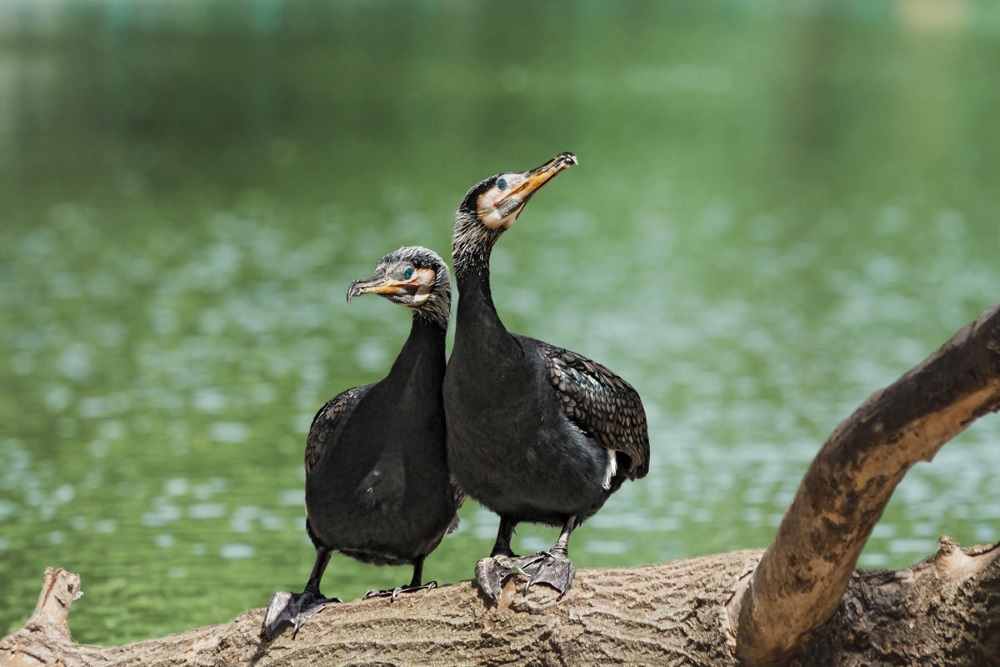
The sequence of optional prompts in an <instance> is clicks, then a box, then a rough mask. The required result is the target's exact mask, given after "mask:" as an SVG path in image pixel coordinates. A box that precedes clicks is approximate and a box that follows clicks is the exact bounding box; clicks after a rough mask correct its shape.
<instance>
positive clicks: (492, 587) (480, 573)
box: [476, 555, 522, 602]
mask: <svg viewBox="0 0 1000 667" xmlns="http://www.w3.org/2000/svg"><path fill="white" fill-rule="evenodd" d="M520 561H521V559H520V558H519V557H517V556H514V557H511V556H505V555H498V556H490V557H489V558H483V559H482V560H480V561H479V562H477V563H476V584H478V585H479V590H481V591H482V592H483V593H484V594H485V595H486V596H487V597H488V598H490V599H492V600H493V601H494V602H497V601H498V600H499V599H500V591H501V590H503V585H504V583H505V582H506V581H507V580H508V579H510V578H511V577H513V576H514V575H517V574H521V572H522V570H521V567H520V564H519V563H520Z"/></svg>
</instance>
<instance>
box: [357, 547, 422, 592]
mask: <svg viewBox="0 0 1000 667" xmlns="http://www.w3.org/2000/svg"><path fill="white" fill-rule="evenodd" d="M423 572H424V556H420V557H419V558H417V559H416V560H415V561H413V578H412V579H410V583H409V585H408V586H397V587H396V588H392V589H387V590H384V591H380V590H377V589H374V588H373V589H372V590H370V591H368V592H367V593H365V596H364V598H362V599H363V600H367V599H368V598H385V597H389V598H392V601H393V602H395V601H396V596H397V595H399V594H400V593H412V592H413V591H429V590H430V589H432V588H437V585H438V584H437V582H436V581H428V582H427V583H426V584H423V585H421V584H420V580H421V579H422V578H423Z"/></svg>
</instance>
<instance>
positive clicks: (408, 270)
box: [403, 266, 413, 280]
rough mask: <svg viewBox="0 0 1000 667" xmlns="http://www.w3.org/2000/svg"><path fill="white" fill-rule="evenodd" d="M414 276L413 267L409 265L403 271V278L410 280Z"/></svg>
mask: <svg viewBox="0 0 1000 667" xmlns="http://www.w3.org/2000/svg"><path fill="white" fill-rule="evenodd" d="M412 277H413V267H412V266H408V267H406V271H403V280H409V279H410V278H412Z"/></svg>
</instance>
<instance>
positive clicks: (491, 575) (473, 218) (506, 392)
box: [444, 153, 649, 600]
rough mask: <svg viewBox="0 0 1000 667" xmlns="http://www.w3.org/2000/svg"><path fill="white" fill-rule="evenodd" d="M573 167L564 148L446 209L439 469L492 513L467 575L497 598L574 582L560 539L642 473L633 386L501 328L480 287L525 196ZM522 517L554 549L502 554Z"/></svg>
mask: <svg viewBox="0 0 1000 667" xmlns="http://www.w3.org/2000/svg"><path fill="white" fill-rule="evenodd" d="M575 164H577V160H576V157H575V156H574V155H573V154H572V153H562V154H560V155H557V156H556V157H555V158H553V159H552V160H549V161H548V162H546V163H545V164H543V165H542V166H540V167H538V168H537V169H532V170H529V171H524V172H514V173H504V174H497V175H496V176H492V177H490V178H487V179H486V180H484V181H482V182H480V183H478V184H476V185H475V186H473V187H472V189H471V190H469V192H468V194H466V196H465V199H464V200H463V201H462V204H461V206H459V208H458V211H457V213H456V214H455V232H454V236H453V238H452V266H453V269H454V271H455V282H456V286H457V288H458V293H459V299H458V312H457V315H456V324H455V326H456V329H455V343H454V348H453V350H452V353H451V357H450V359H449V361H448V370H447V373H446V374H445V380H444V402H445V413H446V414H447V423H448V465H449V467H450V468H451V471H452V474H453V475H454V476H455V478H456V480H457V481H458V483H459V484H460V485H461V486H462V488H463V489H464V490H465V492H466V493H468V494H469V495H470V496H472V497H473V498H475V499H477V500H478V501H479V502H480V503H482V504H483V505H485V506H486V507H487V508H489V509H491V510H492V511H494V512H496V513H497V514H498V515H500V529H499V532H498V534H497V539H496V543H495V545H494V547H493V551H492V553H491V554H490V558H487V559H483V560H481V561H479V563H478V564H477V566H476V579H477V582H478V584H479V586H480V588H482V590H483V591H484V592H485V593H486V594H487V595H489V596H491V597H492V598H493V599H494V600H495V599H497V597H498V595H499V592H500V589H501V587H502V586H503V582H504V581H505V580H506V579H507V578H509V577H510V576H511V575H512V574H514V573H516V572H524V573H526V574H527V575H528V577H529V579H528V583H527V585H526V587H525V591H527V589H528V587H530V586H531V585H532V584H535V583H539V582H544V583H547V584H549V585H551V586H552V587H554V588H555V589H557V590H558V591H560V593H565V591H566V590H567V589H568V588H569V587H570V585H571V584H572V582H573V576H574V574H575V568H574V566H573V564H572V562H571V561H570V559H569V555H568V549H567V547H568V542H569V537H570V533H571V532H572V531H573V529H574V528H576V527H577V526H579V525H580V524H581V523H582V522H583V521H584V520H585V519H587V518H588V517H590V516H592V515H593V514H594V513H595V512H597V510H599V509H600V508H601V506H602V505H603V504H604V502H605V501H606V500H607V499H608V497H609V496H610V495H611V494H612V493H614V492H615V491H616V490H617V489H618V488H619V487H620V486H621V484H622V482H624V480H626V479H636V478H639V477H643V476H644V475H645V474H646V472H647V470H648V468H649V435H648V433H647V428H646V414H645V412H644V410H643V407H642V402H641V401H640V400H639V396H638V394H637V393H636V391H635V390H634V389H633V388H632V386H631V385H629V384H628V383H627V382H625V380H623V379H621V378H620V377H618V376H617V375H615V374H614V373H613V372H611V371H610V370H608V369H607V368H605V367H604V366H602V365H600V364H598V363H595V362H594V361H591V360H590V359H587V358H586V357H583V356H581V355H579V354H576V353H575V352H570V351H568V350H564V349H562V348H559V347H556V346H554V345H550V344H548V343H545V342H542V341H540V340H535V339H533V338H528V337H525V336H519V335H517V334H513V333H509V332H508V331H507V329H506V328H505V327H504V325H503V322H501V321H500V317H499V315H498V314H497V311H496V308H495V306H494V305H493V297H492V294H491V292H490V254H491V252H492V250H493V245H494V244H495V243H496V241H497V239H499V238H500V235H501V234H503V232H504V231H506V230H507V229H509V228H510V226H511V225H512V224H514V221H515V220H516V219H517V216H518V215H519V214H520V213H521V211H522V210H523V209H524V206H525V204H527V202H528V200H529V199H530V198H531V196H532V195H533V194H534V193H535V192H537V191H538V189H539V188H541V187H542V186H543V185H545V184H546V183H547V182H548V181H549V180H550V179H552V178H553V177H554V176H556V175H557V174H559V173H560V172H562V171H563V170H565V169H568V168H569V167H571V166H572V165H575ZM522 521H530V522H537V523H544V524H549V525H553V526H558V527H560V528H561V533H560V535H559V539H558V541H557V542H556V543H555V546H554V547H553V548H552V549H550V550H548V551H543V552H539V553H538V554H535V555H533V556H529V557H525V558H521V557H518V556H516V555H515V554H514V553H513V551H512V550H511V547H510V541H511V537H512V536H513V533H514V528H515V526H516V525H517V524H518V523H519V522H522Z"/></svg>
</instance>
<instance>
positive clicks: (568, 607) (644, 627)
mask: <svg viewBox="0 0 1000 667" xmlns="http://www.w3.org/2000/svg"><path fill="white" fill-rule="evenodd" d="M760 555H761V552H759V551H741V552H734V553H729V554H722V555H717V556H706V557H702V558H693V559H689V560H683V561H676V562H671V563H661V564H658V565H649V566H645V567H639V568H629V569H605V570H581V571H580V572H579V573H578V574H577V579H576V581H575V583H574V586H573V588H572V589H571V590H570V591H569V593H567V595H566V597H564V598H563V599H562V600H557V594H556V593H555V592H554V591H551V590H549V589H546V588H544V587H535V588H533V589H532V590H531V592H530V593H529V595H528V596H526V597H525V596H523V595H522V594H521V592H520V586H518V589H519V590H517V591H516V592H515V591H514V585H513V584H508V587H507V588H506V589H505V591H504V594H503V595H502V596H501V601H500V605H499V606H498V607H490V606H488V605H487V604H486V602H485V601H484V600H483V598H482V597H481V596H480V595H479V594H478V592H477V591H476V589H475V588H474V587H473V585H472V584H471V583H470V582H462V583H460V584H455V585H452V586H445V587H442V588H439V589H435V590H431V591H428V592H422V593H418V594H414V595H412V596H401V597H399V598H397V600H396V602H390V601H388V600H386V599H372V600H363V601H362V600H358V601H354V602H347V603H344V604H341V605H333V606H332V607H328V608H327V609H326V610H324V611H322V612H321V613H319V614H317V615H316V616H314V617H313V618H312V619H310V621H309V622H308V623H307V624H306V625H304V626H303V627H302V628H301V629H300V630H299V633H298V634H297V635H296V636H295V637H293V636H292V634H291V632H287V631H286V632H285V633H284V634H282V635H279V636H278V637H277V638H276V639H275V640H274V641H273V642H270V643H266V642H264V641H263V640H261V639H260V638H259V637H258V636H257V634H258V631H259V629H260V623H261V620H262V618H263V613H264V612H263V609H255V610H251V611H248V612H246V613H244V614H241V615H240V616H239V617H237V618H236V619H235V620H233V621H232V622H231V623H227V624H223V625H215V626H208V627H204V628H197V629H194V630H189V631H187V632H182V633H178V634H175V635H171V636H169V637H165V638H162V639H151V640H149V641H144V642H138V643H134V644H126V645H124V646H113V647H98V646H81V645H78V644H75V643H74V642H73V639H72V637H71V635H70V632H69V628H68V627H67V625H66V619H67V615H68V609H69V607H68V605H69V603H70V602H71V601H72V599H74V596H75V594H76V592H78V591H79V581H80V580H79V577H78V575H75V574H72V573H69V572H66V571H64V570H50V571H48V572H47V573H46V581H45V584H44V586H43V594H42V596H40V599H39V610H36V613H35V615H33V616H32V618H31V620H29V622H28V623H27V624H26V625H25V627H24V628H23V629H21V630H20V631H18V632H17V633H15V634H13V635H11V636H9V637H7V638H6V639H4V640H2V641H0V665H12V666H17V667H34V666H36V665H63V666H65V667H76V666H78V665H81V666H82V665H94V666H98V667H103V666H108V665H139V664H141V665H150V666H153V667H156V666H161V665H162V666H166V665H171V666H173V667H182V666H183V667H207V666H213V667H215V666H219V665H258V666H260V667H265V666H279V665H281V666H286V667H298V666H300V665H417V664H441V665H609V664H628V665H692V666H699V665H706V666H708V665H711V666H713V667H717V666H720V665H721V666H724V665H736V664H738V663H737V659H736V656H735V650H734V649H735V643H734V642H735V640H734V637H733V635H732V633H731V632H730V631H729V624H728V615H727V613H726V601H727V600H728V599H729V598H730V596H732V595H733V594H734V593H735V591H736V587H737V584H738V582H739V580H740V578H741V577H742V576H743V575H744V574H745V573H746V572H748V571H750V570H751V569H752V568H753V567H754V566H755V565H756V564H757V560H758V558H759V557H760ZM998 556H1000V548H996V547H984V548H979V549H968V550H961V549H959V548H958V547H957V546H956V545H954V543H952V542H951V541H950V540H947V539H946V538H944V539H942V548H941V550H940V551H939V552H938V553H937V554H936V555H935V556H934V557H932V558H930V559H928V560H926V561H923V562H921V563H918V564H917V565H915V566H914V567H912V568H908V569H906V570H900V571H895V572H891V571H873V572H858V573H856V575H855V576H854V577H853V578H852V580H851V582H850V585H849V587H848V590H847V594H846V595H845V597H844V603H843V605H841V608H840V610H839V611H838V612H837V614H836V616H835V617H834V618H833V619H832V620H831V622H830V623H828V624H826V625H825V626H823V628H821V629H820V630H819V631H818V632H817V633H815V635H814V638H813V641H812V643H811V644H810V646H809V648H808V651H807V652H806V653H804V654H803V656H802V657H801V660H797V661H796V663H798V664H804V665H844V666H854V665H858V666H860V665H880V664H900V665H904V664H921V665H931V666H933V665H942V666H943V665H948V666H956V665H957V666H962V665H970V666H972V665H991V664H992V665H997V664H1000V611H998V610H1000V558H998Z"/></svg>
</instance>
